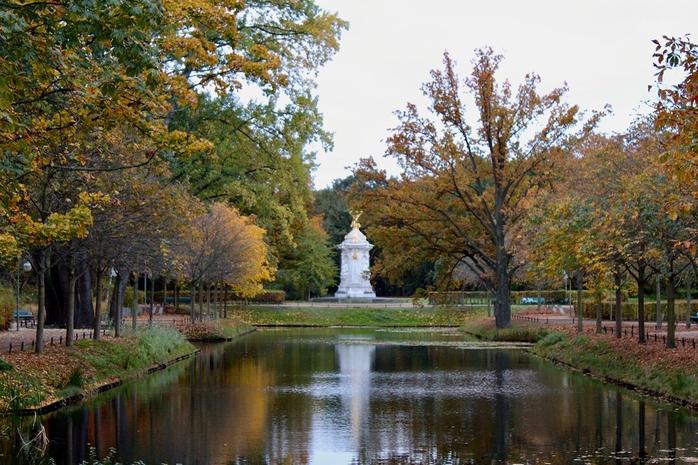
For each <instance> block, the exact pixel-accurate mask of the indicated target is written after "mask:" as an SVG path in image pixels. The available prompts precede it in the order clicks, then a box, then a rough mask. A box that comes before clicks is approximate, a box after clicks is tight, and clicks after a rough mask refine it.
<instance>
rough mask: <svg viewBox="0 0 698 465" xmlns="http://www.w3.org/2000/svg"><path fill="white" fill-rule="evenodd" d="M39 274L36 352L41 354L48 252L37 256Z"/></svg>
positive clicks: (42, 251) (44, 319) (42, 349)
mask: <svg viewBox="0 0 698 465" xmlns="http://www.w3.org/2000/svg"><path fill="white" fill-rule="evenodd" d="M37 256H38V260H37V262H38V265H39V266H37V272H38V277H39V283H38V291H39V308H38V310H37V312H36V344H35V345H34V351H35V352H36V353H37V354H40V353H41V352H43V351H44V322H45V321H46V269H47V268H48V267H47V266H46V261H47V260H46V251H45V250H41V251H39V253H38V254H37Z"/></svg>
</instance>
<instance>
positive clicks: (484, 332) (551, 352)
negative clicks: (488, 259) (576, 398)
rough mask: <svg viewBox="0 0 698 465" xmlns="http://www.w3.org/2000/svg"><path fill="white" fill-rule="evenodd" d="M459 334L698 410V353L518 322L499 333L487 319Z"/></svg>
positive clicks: (658, 343) (571, 329)
mask: <svg viewBox="0 0 698 465" xmlns="http://www.w3.org/2000/svg"><path fill="white" fill-rule="evenodd" d="M461 331H463V332H464V333H466V334H469V335H471V336H474V337H476V338H478V339H481V340H487V341H503V342H505V341H508V342H531V343H533V345H532V346H531V347H530V348H528V351H529V352H530V353H532V354H534V355H536V356H538V357H541V358H544V359H546V360H549V361H551V362H553V363H555V364H558V365H561V366H564V367H565V368H567V369H571V370H573V371H578V372H581V373H583V374H585V375H587V376H590V377H593V378H596V379H599V380H602V381H604V382H607V383H611V384H615V385H617V386H621V387H624V388H626V389H630V390H633V391H637V392H639V393H642V394H645V395H648V396H651V397H655V398H659V399H662V400H665V401H668V402H672V403H674V404H677V405H681V406H685V407H689V408H691V409H695V410H698V351H696V350H694V349H693V348H691V347H688V346H687V347H678V348H676V349H667V348H666V347H664V345H663V344H662V343H661V341H660V342H657V343H655V342H653V341H648V342H647V343H646V344H639V343H638V342H637V340H636V339H632V338H623V339H617V338H614V337H613V336H611V335H607V334H596V333H595V331H594V330H593V329H592V328H587V329H586V330H585V331H584V333H583V334H577V333H576V331H575V329H573V328H571V327H568V326H559V327H555V326H552V327H551V326H544V327H543V326H538V325H536V324H529V323H519V322H514V323H513V324H512V326H511V327H510V328H506V329H502V330H497V329H495V327H494V323H493V322H492V321H489V320H477V321H472V322H469V323H468V324H466V325H464V326H463V327H461Z"/></svg>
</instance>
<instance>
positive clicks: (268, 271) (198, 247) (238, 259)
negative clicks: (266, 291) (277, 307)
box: [170, 203, 274, 321]
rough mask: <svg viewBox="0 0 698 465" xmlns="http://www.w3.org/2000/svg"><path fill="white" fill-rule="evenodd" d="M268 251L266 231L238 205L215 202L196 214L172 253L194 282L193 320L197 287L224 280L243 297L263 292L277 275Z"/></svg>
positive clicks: (186, 274) (193, 317)
mask: <svg viewBox="0 0 698 465" xmlns="http://www.w3.org/2000/svg"><path fill="white" fill-rule="evenodd" d="M267 254H268V249H267V246H266V244H265V242H264V230H263V229H262V228H260V227H259V226H256V225H255V224H254V223H253V221H252V219H250V218H249V217H244V216H241V215H240V214H239V213H238V212H237V210H235V209H234V208H231V207H228V206H226V205H224V204H221V203H214V204H213V205H211V207H210V208H209V210H208V211H207V212H205V213H203V214H200V215H198V216H197V217H195V218H194V219H193V221H192V224H191V227H190V228H189V230H188V231H186V233H184V235H183V236H181V237H180V238H179V240H178V241H177V243H175V244H173V247H172V251H171V253H170V256H171V257H172V259H173V260H176V264H175V265H174V267H176V268H177V269H179V270H181V273H182V274H183V276H184V277H185V278H186V279H187V280H188V281H189V282H190V284H191V290H192V299H191V318H192V321H194V319H195V314H194V300H195V299H194V297H195V293H196V289H197V287H198V289H199V293H201V289H202V287H203V286H204V285H206V284H213V283H217V282H223V283H226V284H228V285H230V286H232V288H233V290H234V291H235V292H236V293H237V294H238V295H240V296H243V297H253V296H254V295H256V294H258V293H259V292H261V291H262V283H264V282H267V281H270V280H271V279H272V278H273V275H274V269H273V268H272V267H271V266H270V265H269V262H268V259H267ZM201 317H202V316H201V315H200V318H201Z"/></svg>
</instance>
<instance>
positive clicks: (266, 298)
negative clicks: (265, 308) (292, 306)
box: [232, 289, 286, 304]
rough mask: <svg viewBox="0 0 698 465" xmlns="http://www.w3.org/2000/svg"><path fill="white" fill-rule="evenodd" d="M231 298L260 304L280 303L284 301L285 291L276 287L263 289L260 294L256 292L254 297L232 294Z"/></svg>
mask: <svg viewBox="0 0 698 465" xmlns="http://www.w3.org/2000/svg"><path fill="white" fill-rule="evenodd" d="M232 300H246V301H248V302H254V303H260V304H282V303H284V302H285V301H286V292H284V291H282V290H278V289H265V290H264V291H262V293H261V294H257V295H256V296H254V297H251V298H247V299H245V298H243V297H240V296H233V297H232Z"/></svg>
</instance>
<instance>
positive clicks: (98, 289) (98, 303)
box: [93, 267, 102, 340]
mask: <svg viewBox="0 0 698 465" xmlns="http://www.w3.org/2000/svg"><path fill="white" fill-rule="evenodd" d="M95 281H96V283H95V297H96V299H95V321H94V326H93V328H94V329H93V331H94V334H93V337H94V339H95V340H100V339H101V338H102V334H101V329H102V270H101V269H99V267H98V268H97V270H96V271H95Z"/></svg>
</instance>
